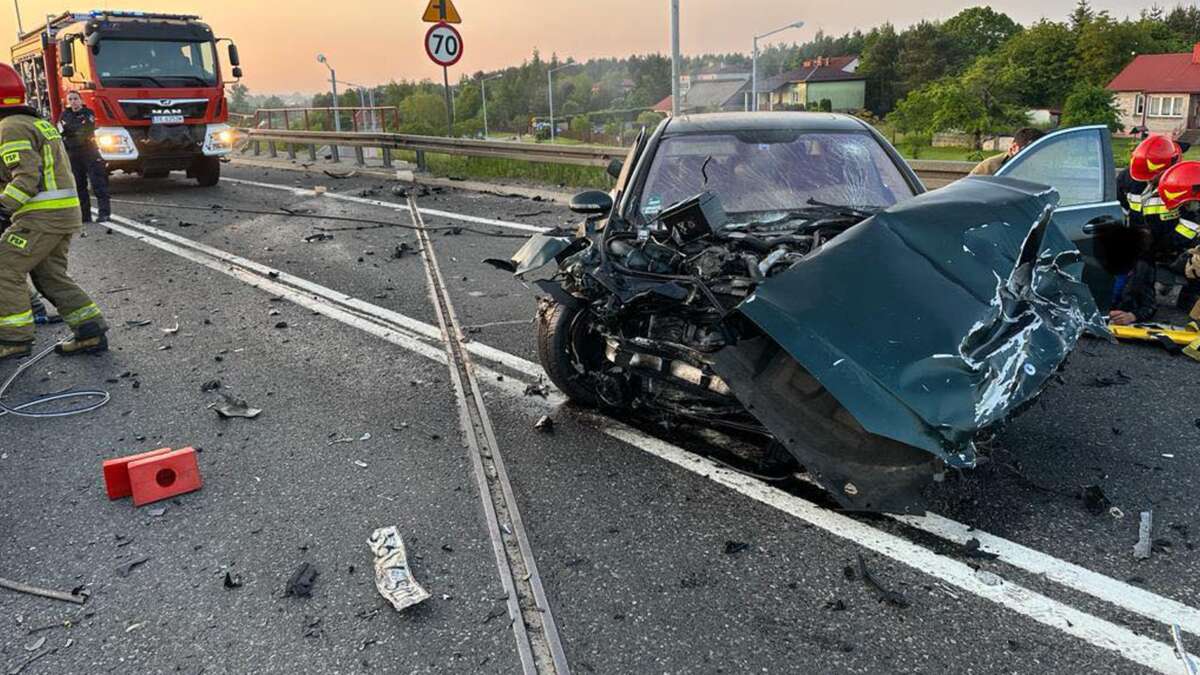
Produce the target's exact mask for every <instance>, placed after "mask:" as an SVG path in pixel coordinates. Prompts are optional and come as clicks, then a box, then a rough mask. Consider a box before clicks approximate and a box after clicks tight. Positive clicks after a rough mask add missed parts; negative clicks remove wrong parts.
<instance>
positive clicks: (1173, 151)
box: [1129, 134, 1183, 181]
mask: <svg viewBox="0 0 1200 675" xmlns="http://www.w3.org/2000/svg"><path fill="white" fill-rule="evenodd" d="M1182 154H1183V152H1182V150H1181V149H1180V148H1179V144H1178V143H1176V142H1175V141H1173V140H1171V139H1170V138H1168V137H1166V136H1163V135H1162V134H1152V135H1150V136H1147V137H1146V140H1144V141H1142V142H1141V143H1138V146H1137V147H1136V148H1134V149H1133V156H1132V157H1130V158H1129V175H1130V176H1133V179H1134V180H1140V181H1151V180H1154V179H1155V178H1156V177H1157V176H1158V174H1160V173H1162V172H1163V170H1164V169H1166V168H1167V167H1169V166H1171V165H1172V164H1174V163H1175V162H1178V161H1179V157H1180V156H1181V155H1182Z"/></svg>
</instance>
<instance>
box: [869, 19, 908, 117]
mask: <svg viewBox="0 0 1200 675" xmlns="http://www.w3.org/2000/svg"><path fill="white" fill-rule="evenodd" d="M899 63H900V37H899V36H898V35H897V34H896V29H895V28H893V27H892V25H891V24H890V23H885V24H884V25H883V26H880V27H879V28H877V29H874V30H872V31H871V32H870V33H868V34H867V37H866V41H865V46H864V48H863V53H862V60H861V62H860V63H859V67H858V72H859V74H861V75H863V76H865V77H866V78H867V85H866V86H867V96H866V98H867V101H866V103H867V108H869V109H870V110H871V111H873V112H874V113H875V114H876V115H881V116H882V115H886V114H887V113H889V112H891V111H892V109H893V108H894V107H895V105H896V99H898V98H900V96H901V95H902V94H903V89H902V87H901V85H900V69H899V67H898V65H899Z"/></svg>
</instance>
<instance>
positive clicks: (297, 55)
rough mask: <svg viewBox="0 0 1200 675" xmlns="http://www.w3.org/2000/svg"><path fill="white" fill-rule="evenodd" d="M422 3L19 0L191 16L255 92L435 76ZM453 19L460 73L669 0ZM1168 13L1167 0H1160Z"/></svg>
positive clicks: (749, 26) (865, 24) (513, 5)
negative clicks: (217, 39)
mask: <svg viewBox="0 0 1200 675" xmlns="http://www.w3.org/2000/svg"><path fill="white" fill-rule="evenodd" d="M1151 1H1152V0H1146V1H1145V2H1133V1H1131V0H1124V1H1120V0H1093V2H1092V3H1091V4H1092V7H1093V8H1095V9H1097V10H1108V11H1110V12H1111V13H1113V14H1114V15H1116V16H1125V15H1136V14H1137V13H1138V12H1139V11H1140V10H1141V9H1142V8H1143V7H1147V6H1149V5H1150V4H1151ZM425 4H426V0H388V1H387V2H378V1H371V0H343V1H342V2H330V1H318V0H285V1H281V2H271V1H269V0H238V1H236V2H234V1H231V0H210V1H208V2H198V1H197V0H142V1H141V2H140V3H138V2H136V0H134V1H123V2H105V1H104V0H91V2H90V4H88V2H87V0H83V3H82V4H80V5H78V6H72V5H67V4H63V3H60V2H52V1H43V0H20V6H21V16H22V19H23V20H24V24H25V27H26V29H27V30H28V29H29V28H30V27H31V26H32V25H34V24H35V23H37V22H38V21H39V20H41V21H44V17H45V15H46V14H47V13H59V12H62V11H64V10H66V9H73V10H77V11H82V10H85V9H92V8H101V9H135V10H143V11H159V12H176V13H188V14H199V15H201V16H203V17H204V19H205V20H207V21H208V23H210V24H211V25H212V27H213V29H214V30H215V31H216V33H217V34H218V35H219V36H223V37H226V36H227V37H232V38H233V39H234V40H235V41H236V42H237V44H238V49H239V50H240V52H241V57H242V65H243V67H244V69H245V71H246V78H245V83H246V84H247V85H248V86H249V87H250V89H251V91H252V92H255V93H268V92H271V93H288V92H293V91H303V92H312V91H316V90H318V89H324V88H325V86H326V84H325V83H326V81H327V77H328V73H327V71H326V70H325V68H324V66H322V65H320V64H319V63H317V61H316V54H317V52H324V53H325V54H326V55H327V56H328V58H329V61H330V63H332V64H333V66H334V67H335V68H337V71H338V79H339V80H341V79H345V80H348V81H351V82H355V83H359V84H364V85H372V84H377V83H382V82H386V81H388V80H392V79H405V78H409V79H413V78H416V79H420V78H435V79H439V80H440V79H441V72H440V69H439V68H437V67H436V66H434V65H433V64H431V63H430V62H429V61H428V59H427V57H426V56H425V52H424V48H423V46H422V43H423V36H424V33H425V30H426V28H427V27H428V24H423V23H421V21H420V18H421V13H422V12H423V10H424V8H425ZM455 4H456V6H457V7H458V9H459V11H460V12H461V13H462V15H463V24H462V25H461V26H459V29H460V30H461V31H462V33H463V42H464V43H465V50H464V55H463V59H462V61H460V62H459V64H458V65H457V66H456V67H454V68H452V69H451V71H450V75H451V79H452V80H457V78H458V77H459V76H460V75H461V74H463V73H467V74H470V73H474V72H476V71H478V70H483V69H494V68H498V67H502V66H506V65H511V64H519V63H520V62H521V61H522V60H524V59H526V58H528V57H529V55H530V54H531V53H532V51H533V49H534V48H537V49H539V50H540V51H541V53H542V55H543V56H544V57H548V56H549V55H550V54H551V53H557V54H558V55H559V56H560V58H562V57H566V56H572V57H575V58H576V59H587V58H590V57H595V56H622V55H629V54H634V53H649V52H661V53H666V52H667V51H668V50H669V48H670V47H669V39H668V23H667V21H668V0H594V1H587V0H558V1H557V2H547V1H545V0H455ZM972 4H980V3H964V2H955V1H953V0H904V1H903V2H895V1H894V0H857V1H856V2H846V1H845V0H805V2H790V1H783V0H736V1H734V0H682V2H681V5H682V10H681V14H682V21H681V25H682V38H681V42H682V48H683V51H684V53H685V54H690V53H700V52H710V51H711V52H729V51H743V52H749V50H750V41H751V36H752V35H753V34H754V33H762V32H766V31H768V30H771V29H773V28H776V27H778V26H780V25H784V24H787V23H790V22H792V21H795V20H798V19H802V20H804V21H805V22H806V23H807V25H806V26H805V28H804V29H803V30H800V31H789V32H786V33H783V34H781V35H780V36H778V38H779V39H783V40H787V41H803V40H804V39H806V38H808V37H810V36H811V35H812V34H813V33H814V32H815V31H816V30H817V29H818V28H822V29H824V30H825V32H827V33H831V34H835V35H840V34H841V33H843V32H845V31H847V30H853V29H854V28H863V29H867V28H869V27H871V26H874V25H877V24H880V23H883V22H886V21H890V22H892V23H893V24H896V25H897V26H904V25H908V24H910V23H913V22H916V21H919V20H920V19H923V18H929V19H944V18H946V17H949V16H951V15H953V14H954V13H955V12H957V11H958V10H960V9H962V8H964V7H968V6H971V5H972ZM1160 4H1162V5H1164V6H1166V7H1171V6H1173V4H1174V3H1173V2H1172V0H1165V1H1162V0H1160ZM1074 5H1075V0H1004V1H1003V2H994V3H991V6H992V7H993V8H994V9H996V10H998V11H1003V12H1006V13H1007V14H1009V15H1010V16H1012V17H1013V18H1014V19H1016V20H1017V21H1019V22H1021V23H1028V22H1030V21H1034V20H1036V19H1038V18H1040V17H1043V16H1045V17H1048V18H1051V19H1055V20H1062V19H1065V17H1066V16H1067V14H1068V13H1069V12H1070V11H1071V8H1072V7H1073V6H1074ZM0 34H3V35H5V36H9V37H10V38H11V37H12V36H15V34H16V19H15V16H14V13H13V7H12V3H11V2H9V0H3V1H0Z"/></svg>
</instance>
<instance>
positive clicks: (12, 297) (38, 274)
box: [0, 225, 108, 343]
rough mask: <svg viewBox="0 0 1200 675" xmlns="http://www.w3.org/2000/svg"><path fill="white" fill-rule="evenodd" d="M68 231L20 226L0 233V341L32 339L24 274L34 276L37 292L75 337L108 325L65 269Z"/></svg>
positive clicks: (26, 276)
mask: <svg viewBox="0 0 1200 675" xmlns="http://www.w3.org/2000/svg"><path fill="white" fill-rule="evenodd" d="M72 236H73V235H72V234H59V233H50V232H38V231H33V230H29V229H26V228H22V227H21V226H19V225H16V226H13V227H10V228H9V229H7V230H5V231H4V232H3V234H0V342H10V343H23V342H32V341H33V338H34V322H33V309H32V308H31V307H30V304H29V286H28V285H27V284H26V281H25V280H26V278H31V279H33V285H34V287H35V288H37V290H38V292H39V293H41V294H42V295H44V296H46V298H47V299H49V300H50V302H52V303H54V306H55V307H57V308H58V312H59V314H60V315H62V318H63V321H65V322H66V323H67V325H69V326H70V327H71V330H72V331H74V332H75V335H76V336H78V337H94V336H96V335H99V334H101V333H103V332H105V331H107V330H108V325H107V324H106V323H105V321H104V317H103V315H101V313H100V308H99V307H97V306H96V303H94V302H92V299H91V298H90V297H88V294H87V293H84V292H83V289H81V288H80V287H79V285H78V284H76V283H75V281H74V280H73V279H71V276H70V275H69V274H68V273H67V252H68V250H69V249H70V245H71V237H72Z"/></svg>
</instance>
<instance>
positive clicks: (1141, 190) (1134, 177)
mask: <svg viewBox="0 0 1200 675" xmlns="http://www.w3.org/2000/svg"><path fill="white" fill-rule="evenodd" d="M1186 150H1187V148H1186V147H1184V146H1183V145H1181V144H1180V143H1177V142H1175V141H1174V140H1172V139H1171V138H1169V137H1167V136H1164V135H1162V134H1152V135H1150V136H1148V137H1146V139H1145V140H1143V141H1142V142H1141V143H1139V144H1138V146H1137V147H1136V148H1134V150H1133V155H1132V156H1131V157H1130V158H1129V167H1128V168H1126V169H1124V170H1123V171H1121V174H1120V175H1119V176H1118V177H1117V195H1118V197H1119V199H1120V200H1121V205H1122V206H1123V207H1125V210H1126V212H1127V213H1128V214H1129V224H1130V225H1131V226H1133V227H1144V228H1146V229H1147V230H1149V232H1150V235H1151V239H1152V242H1153V243H1152V246H1151V255H1152V257H1153V258H1154V260H1156V261H1159V262H1168V261H1169V260H1173V259H1174V258H1175V256H1176V255H1178V253H1179V250H1180V249H1181V248H1183V246H1184V244H1186V240H1185V239H1182V237H1183V236H1184V235H1182V234H1181V233H1180V232H1179V231H1177V228H1180V221H1179V209H1178V208H1175V209H1171V208H1167V206H1166V205H1165V204H1164V203H1163V200H1162V199H1161V198H1160V197H1159V196H1158V193H1157V192H1156V188H1157V184H1158V179H1159V177H1160V176H1162V174H1163V172H1164V171H1166V170H1167V169H1168V168H1170V167H1172V166H1174V165H1175V164H1176V163H1178V162H1179V160H1180V158H1181V157H1182V156H1183V153H1184V152H1185V151H1186ZM1180 229H1182V228H1180Z"/></svg>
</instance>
